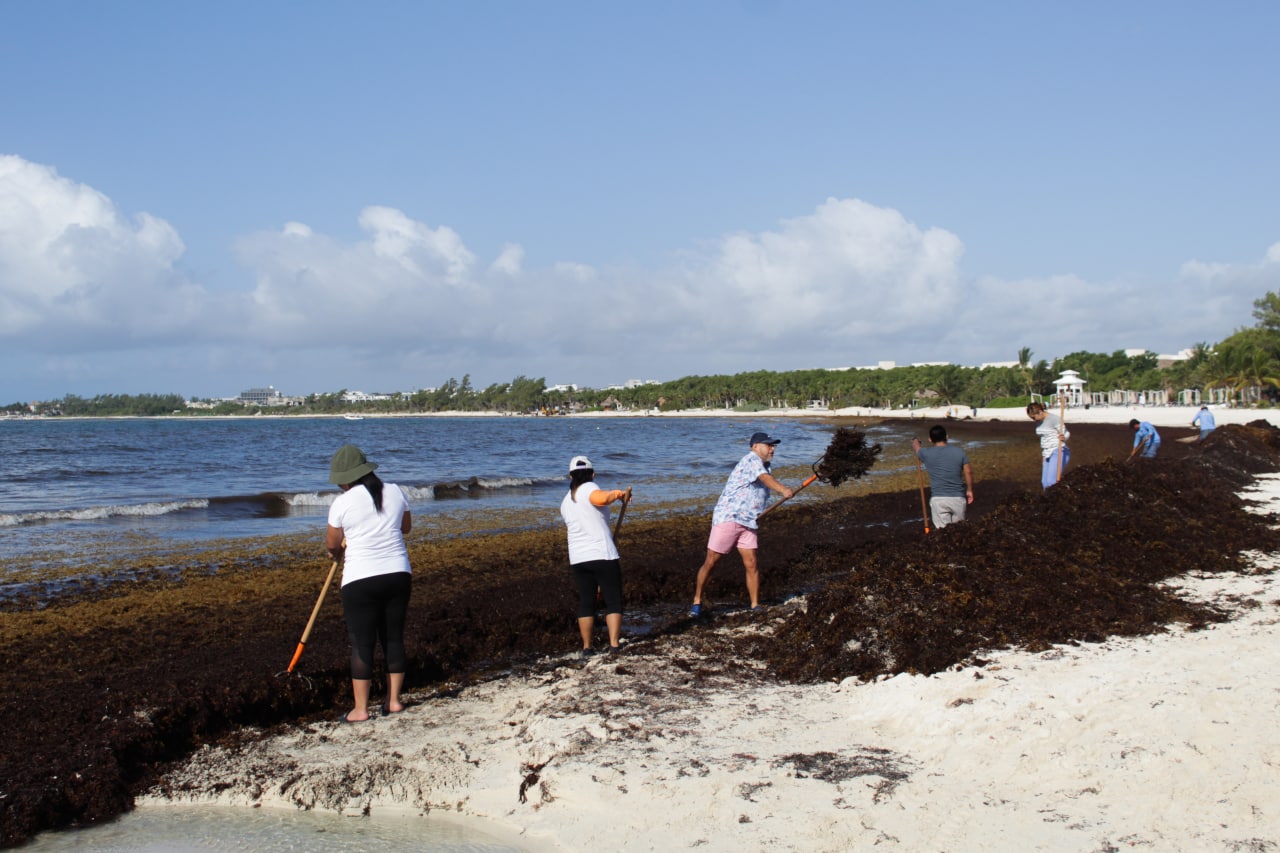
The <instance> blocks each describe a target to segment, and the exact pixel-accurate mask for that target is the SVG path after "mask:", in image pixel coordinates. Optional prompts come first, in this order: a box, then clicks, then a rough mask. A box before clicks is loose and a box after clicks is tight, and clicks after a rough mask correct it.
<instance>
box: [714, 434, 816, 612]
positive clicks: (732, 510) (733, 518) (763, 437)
mask: <svg viewBox="0 0 1280 853" xmlns="http://www.w3.org/2000/svg"><path fill="white" fill-rule="evenodd" d="M779 441H780V439H776V438H772V437H770V436H769V435H768V434H767V433H763V432H757V433H755V434H753V435H752V436H751V452H750V453H748V454H747V455H746V456H744V457H742V459H741V460H740V461H739V462H738V464H737V465H736V466H735V467H734V469H733V472H732V473H731V474H730V475H729V481H728V482H727V483H725V486H724V491H723V492H721V493H720V500H718V501H716V508H715V512H714V513H712V515H711V538H710V539H709V540H708V541H707V558H706V560H704V561H703V563H702V568H700V569H698V585H697V587H696V588H695V589H694V591H693V606H692V607H691V608H689V615H691V616H701V615H702V587H703V585H704V584H706V582H707V578H708V577H709V576H710V575H711V570H712V569H713V568H715V565H716V563H717V562H718V561H719V560H720V558H721V557H723V556H724V555H725V554H728V553H729V551H731V550H732V549H733V548H735V547H736V548H737V549H738V553H739V554H740V555H741V556H742V566H743V568H744V569H746V572H747V593H748V594H749V595H750V596H751V609H752V610H755V609H757V608H759V607H760V575H759V572H758V571H757V570H756V550H757V548H758V547H759V540H758V539H757V538H756V518H758V517H759V515H760V513H761V512H763V511H764V506H765V504H766V503H768V501H769V492H770V491H774V492H777V493H778V494H779V495H782V497H783V498H789V497H791V495H792V494H793V492H792V491H791V489H788V488H787V487H786V486H784V485H782V484H781V483H779V482H778V481H777V479H775V478H774V476H773V475H772V474H770V473H769V463H770V462H771V461H772V460H773V451H774V449H775V448H776V447H777V446H778V443H779Z"/></svg>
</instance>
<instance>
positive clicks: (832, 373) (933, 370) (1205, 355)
mask: <svg viewBox="0 0 1280 853" xmlns="http://www.w3.org/2000/svg"><path fill="white" fill-rule="evenodd" d="M1253 316H1254V319H1255V320H1256V321H1257V322H1256V323H1255V325H1253V326H1250V327H1247V328H1242V329H1239V330H1237V331H1236V332H1235V333H1233V334H1232V335H1230V336H1229V337H1227V338H1226V339H1225V340H1223V341H1222V342H1220V343H1218V344H1217V345H1214V346H1210V345H1209V344H1207V343H1203V342H1201V343H1197V344H1195V345H1194V346H1193V347H1192V348H1191V356H1190V358H1187V359H1185V360H1182V361H1178V362H1176V363H1174V364H1173V365H1170V366H1168V367H1163V368H1162V367H1160V366H1159V365H1158V364H1157V362H1156V356H1155V354H1153V353H1150V352H1144V353H1140V354H1138V355H1128V354H1126V353H1125V352H1124V351H1122V350H1117V351H1116V352H1112V353H1093V352H1085V351H1080V352H1073V353H1069V354H1067V355H1064V356H1060V357H1057V358H1054V359H1053V360H1052V361H1049V360H1046V359H1039V360H1036V359H1035V358H1034V353H1033V352H1032V351H1031V349H1030V348H1029V347H1023V348H1022V349H1020V350H1019V351H1018V353H1017V361H1016V363H1015V364H1013V366H999V367H995V366H993V367H961V366H959V365H954V364H942V365H910V366H902V367H893V368H888V369H884V370H880V369H860V368H851V369H848V370H816V369H815V370H790V371H771V370H756V371H750V372H745V373H735V374H732V375H728V374H721V375H713V376H684V377H681V378H680V379H675V380H672V381H670V382H662V383H658V384H653V385H640V386H636V387H633V388H611V389H592V388H582V389H576V390H569V391H554V392H552V391H548V389H547V384H546V380H545V379H543V378H541V377H539V378H530V377H527V376H523V375H521V376H517V377H515V378H514V379H513V380H511V381H510V382H497V383H494V384H492V385H489V386H488V387H486V388H483V389H480V388H475V387H473V386H472V384H471V377H470V375H469V374H468V375H464V376H463V377H462V378H461V379H455V378H453V377H450V378H449V379H447V380H445V381H444V382H443V383H441V384H440V385H439V386H438V387H436V388H434V389H430V390H422V391H415V392H412V393H397V394H392V395H389V398H388V399H385V400H373V401H364V402H355V403H353V402H348V401H346V400H345V399H343V395H344V394H345V390H339V391H336V392H333V393H326V394H311V395H309V396H307V397H306V398H304V399H303V401H302V402H301V404H299V405H294V406H289V407H287V408H281V407H256V406H244V405H242V404H239V403H235V402H221V403H218V404H216V405H214V406H213V407H212V408H208V409H202V410H190V409H186V408H185V403H184V401H183V398H182V397H181V396H180V395H178V394H140V395H136V396H131V395H127V394H104V395H99V396H97V397H93V398H91V399H84V398H81V397H77V396H75V395H68V396H66V397H64V398H63V399H61V400H56V401H52V402H48V403H43V404H41V405H40V406H39V407H37V411H40V412H41V413H45V414H63V415H79V416H107V415H143V416H145V415H169V414H174V413H178V412H182V413H187V414H245V413H254V412H263V413H271V414H342V413H349V412H361V413H367V414H377V413H415V412H478V411H492V412H506V413H511V414H538V413H553V412H564V411H569V410H572V409H596V408H605V407H612V406H618V407H622V408H626V409H633V410H635V409H644V410H648V409H655V408H656V409H661V410H666V411H672V410H680V409H692V408H706V409H738V410H743V409H747V410H751V409H756V410H764V409H770V408H788V407H794V408H804V407H806V406H807V405H809V404H810V403H811V402H813V401H817V402H818V403H820V404H821V405H825V406H827V407H829V408H833V409H836V408H850V407H868V408H904V407H909V406H912V405H916V404H922V403H926V404H929V405H964V406H975V407H988V406H1001V405H1005V406H1016V405H1023V404H1025V403H1026V401H1027V400H1028V399H1029V398H1030V396H1031V395H1033V394H1040V395H1046V396H1047V395H1049V394H1052V393H1053V392H1054V390H1055V389H1054V385H1053V380H1054V379H1056V378H1057V377H1058V376H1060V375H1061V373H1062V371H1064V370H1074V371H1076V372H1077V373H1079V374H1080V376H1081V378H1083V379H1085V380H1086V381H1087V385H1086V386H1085V387H1086V390H1087V391H1091V392H1107V391H1113V390H1127V391H1159V390H1163V391H1165V392H1167V393H1168V394H1169V395H1170V397H1171V398H1176V395H1177V393H1178V392H1179V391H1182V390H1184V389H1200V390H1204V389H1211V388H1225V389H1228V390H1229V391H1230V392H1231V393H1232V395H1233V396H1234V397H1236V398H1238V399H1241V400H1243V401H1244V402H1248V403H1267V402H1275V401H1276V400H1277V398H1278V397H1280V295H1277V294H1276V293H1267V294H1266V295H1265V296H1263V297H1261V298H1260V299H1257V300H1255V301H1254V312H1253ZM7 410H8V411H11V412H19V411H22V412H25V411H28V410H29V407H28V406H27V404H25V403H13V404H11V405H10V406H9V407H7Z"/></svg>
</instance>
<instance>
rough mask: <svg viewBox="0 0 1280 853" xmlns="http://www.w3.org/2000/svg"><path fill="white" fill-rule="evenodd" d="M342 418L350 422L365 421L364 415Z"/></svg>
mask: <svg viewBox="0 0 1280 853" xmlns="http://www.w3.org/2000/svg"><path fill="white" fill-rule="evenodd" d="M342 417H344V418H346V419H347V420H349V421H362V420H364V415H343V416H342Z"/></svg>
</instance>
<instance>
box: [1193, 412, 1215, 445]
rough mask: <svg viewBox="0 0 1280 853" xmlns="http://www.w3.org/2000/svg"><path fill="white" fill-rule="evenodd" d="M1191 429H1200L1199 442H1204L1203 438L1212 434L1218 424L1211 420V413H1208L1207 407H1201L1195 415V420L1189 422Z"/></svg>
mask: <svg viewBox="0 0 1280 853" xmlns="http://www.w3.org/2000/svg"><path fill="white" fill-rule="evenodd" d="M1191 425H1192V426H1193V427H1200V440H1201V441H1204V439H1205V436H1207V435H1208V434H1209V433H1211V432H1213V431H1214V430H1215V429H1216V428H1217V426H1218V424H1217V422H1216V421H1214V419H1213V412H1211V411H1209V407H1208V406H1201V407H1200V411H1199V412H1197V413H1196V416H1195V418H1194V419H1193V420H1192V421H1191Z"/></svg>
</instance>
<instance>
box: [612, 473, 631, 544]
mask: <svg viewBox="0 0 1280 853" xmlns="http://www.w3.org/2000/svg"><path fill="white" fill-rule="evenodd" d="M630 500H631V487H630V486H627V493H626V496H625V497H623V499H622V508H621V509H619V510H618V520H617V521H615V522H614V523H613V538H614V539H615V540H616V539H617V538H618V531H619V530H621V529H622V517H623V516H624V515H626V514H627V503H628V502H629V501H630Z"/></svg>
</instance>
